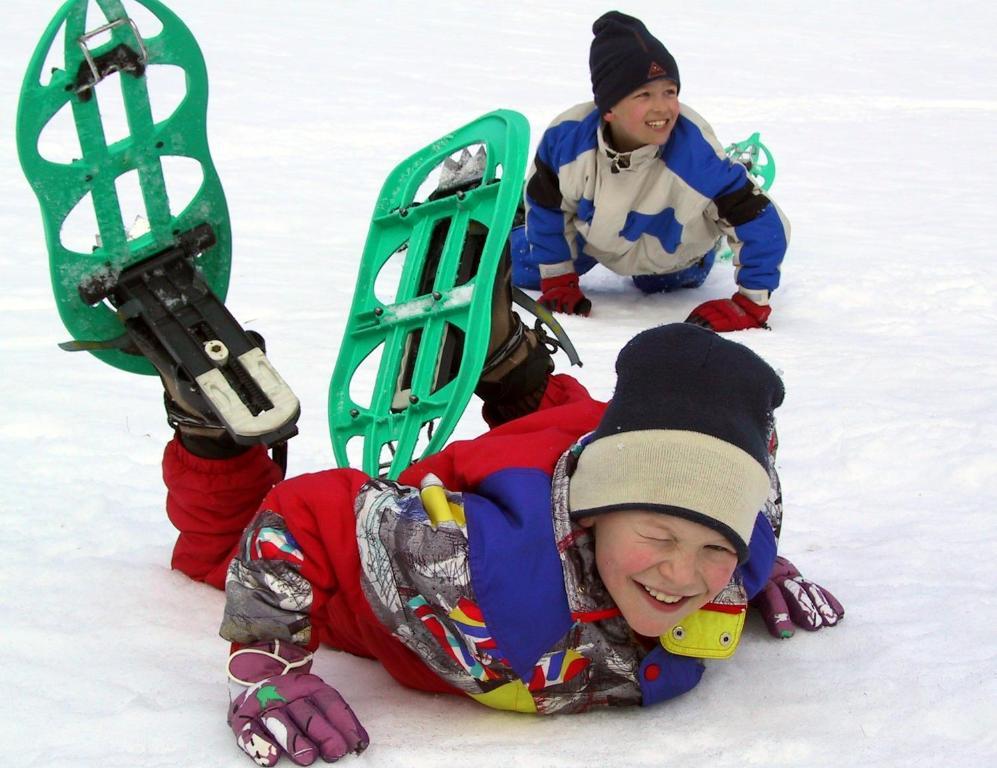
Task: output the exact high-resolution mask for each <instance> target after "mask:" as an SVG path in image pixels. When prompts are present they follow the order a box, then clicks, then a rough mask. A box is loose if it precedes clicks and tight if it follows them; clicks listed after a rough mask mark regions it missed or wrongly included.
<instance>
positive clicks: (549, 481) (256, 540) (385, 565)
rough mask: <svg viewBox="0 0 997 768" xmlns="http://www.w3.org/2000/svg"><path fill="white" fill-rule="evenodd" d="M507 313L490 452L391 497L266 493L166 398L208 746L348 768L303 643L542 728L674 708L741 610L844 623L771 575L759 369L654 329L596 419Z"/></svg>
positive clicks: (345, 713) (233, 452) (172, 488)
mask: <svg viewBox="0 0 997 768" xmlns="http://www.w3.org/2000/svg"><path fill="white" fill-rule="evenodd" d="M500 285H501V281H500ZM504 288H505V290H499V291H497V292H496V299H495V308H496V309H495V312H494V316H495V319H494V320H493V334H492V339H491V343H490V358H489V361H488V363H487V364H486V370H487V371H488V373H487V374H486V375H484V376H483V377H482V380H481V385H480V386H479V389H478V392H479V394H480V395H481V396H482V398H483V399H484V401H485V406H484V413H485V416H486V418H487V419H488V421H489V423H490V425H491V426H492V429H490V431H488V432H487V433H486V434H484V435H482V436H480V437H478V438H476V439H474V440H468V441H461V442H455V443H452V444H451V445H449V446H448V447H447V448H446V449H444V450H443V451H441V452H440V453H438V454H436V455H433V456H430V457H428V458H426V459H423V460H422V461H419V462H418V463H416V464H414V465H413V466H411V467H410V468H409V469H408V470H407V471H406V472H404V473H403V474H402V475H401V477H400V478H399V481H398V482H397V483H395V482H388V481H386V480H381V479H372V478H370V477H368V476H366V475H364V474H363V473H361V472H359V471H356V470H353V469H333V470H328V471H325V472H318V473H314V474H309V475H303V476H300V477H296V478H293V479H290V480H285V481H283V482H279V479H280V475H281V470H280V469H279V468H277V466H276V465H275V464H274V463H273V462H272V461H271V460H270V458H269V456H268V455H267V453H266V451H265V450H264V449H263V448H262V447H255V448H250V449H245V448H243V447H239V446H236V445H235V444H234V443H232V442H231V441H230V440H229V439H228V438H227V436H226V435H225V433H224V431H223V430H220V429H218V428H217V425H213V424H210V423H209V422H208V421H207V420H206V419H205V418H204V417H203V416H202V415H201V414H198V413H192V412H190V411H191V410H192V409H191V408H190V407H189V403H185V402H184V401H183V400H182V392H183V388H182V387H178V386H177V383H176V382H175V381H173V382H171V381H170V380H169V378H168V376H166V375H164V381H166V383H167V389H168V391H169V392H170V393H171V395H174V396H175V397H171V398H170V401H171V406H172V407H171V411H172V412H173V413H174V414H176V413H180V412H184V411H186V415H185V417H184V418H181V419H178V420H175V421H176V423H177V425H178V430H177V435H176V438H175V439H174V440H173V441H172V442H171V443H170V444H169V446H168V447H167V449H166V453H165V456H164V477H165V479H166V482H167V485H168V488H169V496H168V500H167V506H168V512H169V515H170V518H171V520H172V521H173V522H174V524H175V525H176V526H177V527H178V528H179V529H180V537H179V540H178V542H177V547H176V550H175V552H174V566H175V567H177V568H179V569H181V570H183V571H184V572H186V573H187V574H189V575H190V576H191V577H193V578H195V579H199V580H204V581H207V582H209V583H211V584H214V585H216V586H219V587H220V586H222V584H223V582H224V584H225V589H226V595H227V599H226V609H225V617H224V621H223V624H222V630H221V634H222V636H223V637H225V638H226V639H228V640H230V641H232V643H233V645H232V649H231V656H230V659H229V676H230V689H231V704H230V707H229V714H228V720H229V724H230V726H231V727H232V729H233V731H234V732H235V735H236V738H237V741H238V743H239V745H240V747H242V749H244V750H245V751H246V752H247V753H248V754H249V755H250V756H251V757H253V759H254V760H256V762H257V763H259V764H261V765H273V764H274V763H276V762H277V760H278V759H279V758H280V756H281V755H282V754H284V753H285V752H286V753H287V754H288V755H289V757H290V759H291V760H292V761H293V762H295V763H298V764H300V765H307V764H310V763H311V762H313V761H314V760H315V759H316V758H317V757H322V758H323V759H325V760H334V759H336V758H338V757H340V756H342V755H344V754H345V753H346V752H349V751H354V752H360V751H362V750H363V749H364V748H365V747H366V746H367V743H368V737H367V734H366V732H365V731H364V729H363V727H362V726H361V725H360V723H359V721H358V720H357V718H356V717H355V716H354V714H353V712H352V711H351V710H350V708H349V706H348V705H347V704H346V703H345V702H344V701H343V699H342V698H341V696H340V695H339V693H338V692H337V691H336V690H335V689H333V688H331V687H330V686H329V685H327V684H326V683H325V682H323V681H322V680H321V679H320V678H319V677H317V676H315V675H313V674H310V673H309V668H310V664H311V658H312V652H313V651H314V650H315V648H316V647H317V646H318V645H319V644H320V643H326V644H328V645H330V646H332V647H334V648H338V649H341V650H344V651H348V652H350V653H354V654H357V655H361V656H366V657H372V658H377V659H378V660H379V661H380V662H381V663H382V664H383V665H384V666H385V668H386V669H387V670H388V671H389V672H390V673H391V674H392V675H393V676H394V677H395V678H396V679H397V680H398V681H399V682H401V683H402V684H404V685H406V686H409V687H412V688H416V689H420V690H424V691H431V692H437V693H439V692H443V693H450V694H454V695H458V696H464V697H470V698H473V699H476V700H477V701H479V702H480V703H482V704H485V705H487V706H490V707H495V708H499V709H511V710H517V711H521V712H535V713H540V714H553V713H561V712H565V713H566V712H583V711H586V710H589V709H592V708H596V707H602V706H620V705H634V704H639V705H649V704H653V703H656V702H660V701H663V700H665V699H668V698H671V697H673V696H676V695H678V694H681V693H684V692H685V691H687V690H689V689H691V688H692V687H694V686H695V685H696V684H697V682H698V681H699V679H700V676H701V675H702V673H703V670H704V667H703V659H709V658H726V657H728V656H730V655H731V654H732V653H733V652H734V649H735V648H736V647H737V644H738V640H739V637H740V634H741V630H742V627H743V624H744V619H745V614H746V609H747V605H748V602H749V600H750V601H751V604H752V605H753V606H755V607H756V608H757V609H758V610H759V611H760V613H761V614H762V616H763V618H764V619H765V621H766V623H767V624H768V626H769V628H770V630H771V631H772V632H773V634H775V635H776V636H780V637H788V636H789V635H791V634H792V632H793V627H794V624H795V625H799V626H802V627H804V628H805V629H817V628H819V627H821V626H828V625H833V624H835V623H836V622H837V621H838V620H839V619H840V618H841V616H842V615H843V611H842V609H841V606H840V605H839V604H838V603H837V601H835V599H834V598H833V597H832V596H831V595H830V594H829V593H828V592H827V591H825V590H823V589H822V588H821V587H819V586H818V585H816V584H813V583H812V582H808V581H806V580H804V579H802V578H801V577H800V576H799V574H798V572H797V571H796V570H795V568H793V566H792V565H791V564H790V563H789V562H788V561H786V560H785V559H783V558H778V557H777V556H776V544H777V536H778V532H779V527H780V522H781V515H782V502H781V497H780V492H779V483H778V477H777V475H776V472H775V469H774V449H775V433H774V428H773V420H772V411H773V409H774V408H776V407H777V406H778V405H779V404H780V403H781V402H782V398H783V386H782V382H781V381H780V379H779V377H778V376H777V375H776V374H775V372H774V371H773V370H772V369H771V368H770V367H769V366H768V365H767V364H766V363H765V362H764V361H762V360H761V359H760V358H759V357H758V356H757V355H755V354H754V353H753V352H751V351H750V350H748V349H747V348H746V347H743V346H741V345H739V344H736V343H734V342H731V341H727V340H725V339H723V338H721V337H720V336H718V335H716V334H715V333H713V332H712V331H709V330H706V329H704V328H701V327H697V326H695V325H691V324H673V325H666V326H661V327H658V328H653V329H651V330H648V331H645V332H643V333H641V334H639V335H638V336H636V337H635V338H634V339H633V340H631V341H630V342H629V343H628V344H627V345H626V346H625V347H624V349H623V350H622V352H621V353H620V356H619V359H618V361H617V364H616V370H617V375H618V379H617V384H616V389H615V393H614V395H613V398H612V400H611V402H610V403H609V404H608V405H607V404H605V403H601V402H598V401H596V400H594V399H592V398H591V397H590V396H589V395H588V393H587V392H586V391H585V389H584V388H583V387H582V386H581V385H580V384H579V383H578V382H577V381H575V380H574V379H573V378H571V377H569V376H566V375H563V374H562V375H553V374H552V373H551V371H552V367H553V364H552V362H551V360H550V354H549V352H548V351H547V349H546V347H545V345H544V344H542V343H538V339H537V337H536V334H535V333H534V332H533V331H532V330H525V329H524V328H523V326H522V324H521V323H520V321H519V318H518V317H517V316H516V315H515V314H514V313H513V312H512V311H511V303H510V301H509V296H508V278H507V277H506V282H505V285H504ZM508 339H512V342H511V343H505V342H507V340H508ZM517 339H518V341H517ZM154 362H155V361H154ZM177 397H180V398H181V399H180V400H179V401H177V399H176V398H177ZM247 523H248V525H247ZM243 528H245V530H244V531H243ZM240 532H241V534H240ZM233 549H234V551H235V556H234V559H233V557H232V552H233Z"/></svg>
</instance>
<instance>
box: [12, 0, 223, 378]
mask: <svg viewBox="0 0 997 768" xmlns="http://www.w3.org/2000/svg"><path fill="white" fill-rule="evenodd" d="M134 2H137V3H139V4H140V5H142V6H144V7H145V8H146V9H147V10H148V11H149V12H150V13H151V14H153V15H154V16H155V17H156V18H157V19H158V20H159V21H160V23H161V24H162V30H161V31H160V32H159V33H158V34H156V35H155V36H152V37H148V38H146V37H143V35H142V30H140V29H139V28H138V26H137V25H136V23H135V22H134V21H133V20H132V19H130V18H128V16H127V13H126V11H125V10H124V8H123V7H122V4H121V2H120V1H119V0H96V4H97V6H99V8H100V10H101V11H102V12H103V14H104V16H105V17H106V19H107V23H106V24H103V25H100V26H99V27H98V28H96V29H91V30H87V29H86V23H87V7H88V4H89V0H69V2H67V3H65V4H64V5H63V6H62V8H60V9H59V11H58V12H57V13H56V15H55V17H54V18H53V19H52V21H51V23H50V24H49V25H48V28H47V29H46V31H45V34H44V35H43V36H42V38H41V41H40V42H39V44H38V46H37V48H36V49H35V52H34V55H33V56H32V58H31V61H30V63H29V65H28V71H27V73H26V74H25V77H24V83H23V85H22V88H21V96H20V102H19V104H18V114H17V149H18V154H19V156H20V160H21V166H22V168H23V169H24V173H25V175H26V176H27V178H28V180H29V182H30V183H31V186H32V188H33V189H34V191H35V194H36V195H37V197H38V202H39V203H40V205H41V211H42V218H43V221H44V228H45V238H46V242H47V244H48V251H49V264H50V268H51V278H52V289H53V291H54V293H55V299H56V303H57V305H58V308H59V315H60V316H61V318H62V321H63V323H64V324H65V326H66V328H67V330H68V331H69V332H70V334H72V336H73V338H74V339H77V340H79V342H80V344H79V345H78V347H77V348H82V349H87V350H89V351H90V352H91V353H92V354H94V355H95V356H97V357H98V358H99V359H101V360H103V361H104V362H106V363H109V364H110V365H113V366H115V367H117V368H121V369H123V370H126V371H131V372H134V373H144V374H154V373H155V369H154V368H153V367H152V365H151V364H150V363H149V362H148V360H146V359H145V358H144V357H142V356H140V355H133V354H127V353H125V352H123V351H121V349H120V348H119V347H121V346H123V345H124V344H123V341H124V340H123V339H122V335H123V326H122V322H121V320H120V319H119V317H118V316H117V313H116V312H115V310H114V309H113V308H112V307H110V306H108V305H107V304H106V303H103V302H98V303H95V304H90V303H88V302H87V301H86V300H85V299H84V298H83V297H82V296H81V290H82V292H83V293H84V294H86V293H91V294H99V293H100V291H99V288H100V285H101V283H102V282H103V283H113V282H114V281H115V280H116V279H117V276H118V275H119V274H120V272H121V271H122V270H124V269H125V268H127V267H129V266H131V265H133V264H135V263H137V262H139V261H142V260H143V259H145V258H147V257H149V256H151V255H153V254H156V253H159V252H161V251H164V250H166V249H168V248H170V247H172V246H174V245H175V243H176V238H177V237H178V236H179V235H180V234H182V233H185V232H189V231H190V230H192V229H194V227H195V226H198V225H203V224H208V225H210V227H211V229H212V231H213V233H214V239H215V244H214V245H213V246H211V247H210V248H208V249H207V250H205V251H204V252H203V253H201V254H199V255H198V256H197V257H196V258H195V263H196V265H197V267H198V269H199V271H200V273H201V275H202V277H203V278H204V280H205V282H206V283H207V284H208V285H209V286H210V287H211V289H212V291H213V292H214V293H215V295H217V296H218V298H219V299H220V300H221V301H224V299H225V294H226V292H227V290H228V280H229V270H230V264H231V251H232V236H231V230H230V228H229V218H228V209H227V206H226V204H225V196H224V194H223V192H222V187H221V183H220V181H219V179H218V175H217V173H216V172H215V168H214V165H213V164H212V162H211V156H210V154H209V152H208V141H207V132H206V113H207V99H208V80H207V72H206V69H205V65H204V58H203V57H202V55H201V51H200V49H199V48H198V45H197V42H196V41H195V39H194V36H193V35H192V34H191V32H190V30H189V29H187V27H186V26H185V25H184V23H183V22H182V21H180V19H179V18H178V17H177V16H176V15H174V14H173V13H172V12H171V11H170V10H169V9H168V8H166V7H165V6H164V5H162V4H161V3H159V2H157V0H134ZM60 29H64V42H63V55H64V66H63V67H62V68H57V69H55V70H53V72H52V75H51V79H50V81H49V82H48V83H47V84H45V85H43V84H42V80H43V71H42V70H43V67H44V64H45V61H46V58H47V57H48V56H49V53H50V51H52V48H53V46H54V45H57V44H58V42H57V35H58V34H59V31H60ZM98 38H109V39H107V40H106V42H100V43H99V44H98ZM91 46H93V47H91ZM158 65H172V66H176V67H180V68H181V69H182V70H183V71H184V75H185V78H186V95H185V96H184V98H183V99H182V101H181V102H180V104H179V106H178V107H177V108H176V110H175V111H174V112H173V114H171V115H170V116H169V117H167V118H166V119H164V120H161V121H159V122H155V121H154V120H153V115H152V110H151V108H150V100H149V90H148V87H147V85H148V83H147V80H146V77H145V71H146V68H147V67H149V66H158ZM113 72H118V77H117V79H118V80H119V81H120V89H121V97H122V101H123V104H124V109H125V114H126V117H127V122H128V128H129V132H130V133H129V135H128V136H126V137H125V138H123V139H120V140H119V141H116V142H114V143H113V144H111V145H110V146H108V143H107V140H106V138H105V131H104V125H103V123H102V121H101V113H100V99H101V93H102V92H104V91H103V89H104V88H107V87H112V83H111V82H110V81H107V77H109V76H110V74H111V73H113ZM102 83H103V85H102ZM65 108H70V109H71V110H72V117H73V120H74V122H75V125H76V130H77V133H78V136H79V143H80V154H81V156H80V157H79V158H77V159H74V160H73V161H72V162H69V163H57V162H52V161H51V160H48V159H46V158H44V157H42V155H41V154H40V153H39V149H38V145H39V138H40V136H41V133H42V131H43V130H44V129H45V126H46V125H48V124H49V122H50V121H51V120H52V119H53V118H54V117H55V116H56V114H58V113H59V111H60V110H62V109H65ZM166 156H179V157H186V158H191V159H193V160H195V161H197V162H198V163H199V164H200V167H201V171H202V174H203V181H202V183H201V185H200V188H199V189H198V190H197V192H196V193H195V194H194V196H193V198H192V199H191V200H190V201H189V203H187V204H186V205H185V206H184V208H183V210H180V211H176V210H172V206H171V205H170V202H169V198H168V197H167V192H166V183H165V180H164V172H163V164H162V158H163V157H166ZM132 171H137V173H138V178H139V184H140V186H141V190H142V198H143V202H144V205H145V211H146V218H147V220H148V224H149V232H147V233H145V234H142V235H141V236H139V237H136V238H134V239H131V240H129V239H128V233H127V229H126V222H124V221H123V218H122V212H121V205H120V202H119V198H118V193H117V189H116V187H115V182H116V180H117V179H118V178H119V177H120V176H122V175H123V174H126V173H129V172H132ZM88 195H89V196H90V197H91V199H92V203H93V210H94V213H95V216H96V220H97V226H98V230H99V234H100V239H99V242H98V243H96V244H95V246H94V248H93V251H92V252H90V253H81V252H79V251H73V250H70V249H69V248H67V247H66V246H65V245H64V244H63V241H62V238H61V232H62V229H63V224H64V223H65V221H66V219H67V218H68V217H69V215H70V213H71V212H72V211H73V209H74V208H76V206H77V205H79V204H80V203H81V202H82V201H84V198H86V197H87V196H88ZM95 289H98V290H95Z"/></svg>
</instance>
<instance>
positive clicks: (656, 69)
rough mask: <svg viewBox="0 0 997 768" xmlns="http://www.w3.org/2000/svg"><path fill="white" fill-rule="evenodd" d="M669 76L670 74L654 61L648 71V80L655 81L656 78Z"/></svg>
mask: <svg viewBox="0 0 997 768" xmlns="http://www.w3.org/2000/svg"><path fill="white" fill-rule="evenodd" d="M667 74H668V73H667V72H665V70H664V68H663V67H662V66H661V65H660V64H659V63H658V62H656V61H652V62H651V68H650V69H649V70H647V79H648V80H653V79H654V78H656V77H662V76H663V75H667Z"/></svg>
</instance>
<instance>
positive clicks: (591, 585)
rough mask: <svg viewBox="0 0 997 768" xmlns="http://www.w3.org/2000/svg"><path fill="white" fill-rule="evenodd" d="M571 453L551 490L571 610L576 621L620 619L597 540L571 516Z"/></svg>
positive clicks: (557, 471) (560, 461) (562, 460)
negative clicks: (604, 580) (599, 560)
mask: <svg viewBox="0 0 997 768" xmlns="http://www.w3.org/2000/svg"><path fill="white" fill-rule="evenodd" d="M570 453H571V451H570V449H569V450H568V451H565V452H564V453H563V454H562V455H561V458H560V459H558V462H557V466H555V467H554V476H553V478H552V479H551V488H550V491H551V507H552V510H551V511H552V517H553V521H554V538H555V539H556V541H557V549H558V553H559V554H560V556H561V563H562V572H563V573H564V591H565V593H566V595H567V597H568V608H569V609H570V610H571V616H572V618H573V619H575V620H576V621H586V620H587V621H593V620H598V619H603V618H612V617H617V616H619V615H620V613H619V608H617V607H616V603H614V602H613V598H612V597H610V595H609V592H608V590H607V589H606V585H605V584H603V583H602V579H601V578H600V577H599V572H598V571H597V570H596V565H595V538H594V537H593V536H592V529H591V528H583V527H582V526H580V525H578V523H575V522H573V521H572V520H571V518H570V517H569V516H568V461H569V456H570ZM620 621H622V618H621V619H620Z"/></svg>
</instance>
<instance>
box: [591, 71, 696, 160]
mask: <svg viewBox="0 0 997 768" xmlns="http://www.w3.org/2000/svg"><path fill="white" fill-rule="evenodd" d="M679 110H680V107H679V89H678V86H677V85H675V83H673V82H672V81H671V80H652V81H651V82H649V83H645V84H644V85H642V86H641V87H640V88H638V89H637V90H635V91H631V92H630V93H628V94H627V95H626V96H624V97H623V98H622V99H621V100H620V101H619V103H617V104H615V105H614V106H613V108H612V109H610V110H609V112H607V113H606V114H605V115H603V119H604V120H605V121H606V122H607V123H608V124H609V133H610V136H611V138H612V144H613V148H614V149H616V150H617V151H618V152H631V151H633V150H635V149H638V148H640V147H643V146H645V145H646V144H657V145H659V146H661V145H662V144H664V143H665V142H666V141H668V137H669V136H671V135H672V129H674V128H675V121H676V120H678V118H679Z"/></svg>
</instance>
